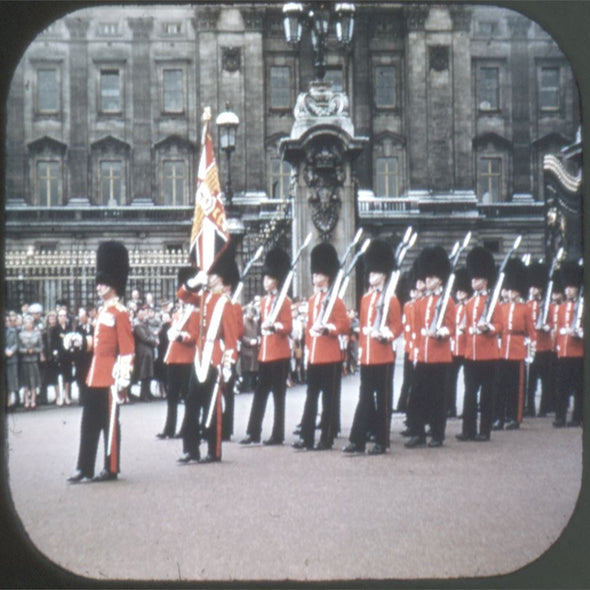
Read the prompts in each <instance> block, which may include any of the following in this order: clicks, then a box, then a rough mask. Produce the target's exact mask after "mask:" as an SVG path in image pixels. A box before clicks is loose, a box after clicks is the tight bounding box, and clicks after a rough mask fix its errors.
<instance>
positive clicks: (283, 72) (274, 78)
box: [270, 66, 291, 109]
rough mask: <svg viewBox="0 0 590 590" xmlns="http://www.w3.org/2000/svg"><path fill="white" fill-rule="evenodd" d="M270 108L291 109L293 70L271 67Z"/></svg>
mask: <svg viewBox="0 0 590 590" xmlns="http://www.w3.org/2000/svg"><path fill="white" fill-rule="evenodd" d="M270 108H271V109H289V108H291V68H290V67H289V66H271V68H270Z"/></svg>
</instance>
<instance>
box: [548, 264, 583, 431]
mask: <svg viewBox="0 0 590 590" xmlns="http://www.w3.org/2000/svg"><path fill="white" fill-rule="evenodd" d="M561 279H562V283H563V287H564V295H565V301H564V302H563V303H562V304H561V305H560V306H559V308H558V310H557V318H556V320H557V322H556V326H555V331H556V337H557V344H556V350H557V368H556V371H557V375H556V377H557V401H556V408H555V421H554V422H553V426H555V427H556V428H561V427H563V426H566V425H567V426H581V425H582V419H583V399H584V382H583V363H584V324H583V315H584V314H583V312H584V298H583V296H582V289H583V272H582V267H581V266H580V264H579V263H578V262H577V261H575V260H566V261H565V262H564V263H563V264H562V265H561ZM572 394H573V396H574V409H573V414H572V418H571V420H570V421H566V419H567V413H568V406H569V398H570V396H571V395H572Z"/></svg>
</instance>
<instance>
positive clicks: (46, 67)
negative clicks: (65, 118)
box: [35, 63, 62, 118]
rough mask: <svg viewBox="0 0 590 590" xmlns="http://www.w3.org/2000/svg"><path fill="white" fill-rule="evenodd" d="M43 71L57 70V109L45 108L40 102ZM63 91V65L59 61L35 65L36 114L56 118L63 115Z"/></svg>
mask: <svg viewBox="0 0 590 590" xmlns="http://www.w3.org/2000/svg"><path fill="white" fill-rule="evenodd" d="M42 71H52V72H55V98H56V102H57V106H56V108H55V109H44V108H42V107H41V104H40V94H41V82H40V79H39V74H40V72H42ZM61 95H62V92H61V67H60V64H57V63H43V64H37V65H36V66H35V115H36V116H37V117H48V118H55V117H59V116H60V115H61V110H62V96H61Z"/></svg>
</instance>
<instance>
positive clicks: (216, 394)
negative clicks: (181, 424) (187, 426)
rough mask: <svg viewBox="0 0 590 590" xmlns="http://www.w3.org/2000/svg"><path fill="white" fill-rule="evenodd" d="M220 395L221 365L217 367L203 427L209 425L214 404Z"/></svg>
mask: <svg viewBox="0 0 590 590" xmlns="http://www.w3.org/2000/svg"><path fill="white" fill-rule="evenodd" d="M220 395H221V367H217V379H216V380H215V385H214V386H213V395H212V396H211V403H210V404H209V411H208V412H207V420H206V421H205V428H209V427H210V426H211V420H212V419H213V412H214V411H215V405H216V404H217V398H218V397H219V396H220Z"/></svg>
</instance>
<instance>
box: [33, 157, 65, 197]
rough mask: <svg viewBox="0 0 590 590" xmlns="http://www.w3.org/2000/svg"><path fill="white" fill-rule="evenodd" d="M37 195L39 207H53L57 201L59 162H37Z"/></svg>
mask: <svg viewBox="0 0 590 590" xmlns="http://www.w3.org/2000/svg"><path fill="white" fill-rule="evenodd" d="M37 195H38V200H39V205H40V206H41V207H55V206H57V205H60V204H61V203H60V202H59V162H57V161H47V160H41V161H38V162H37Z"/></svg>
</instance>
